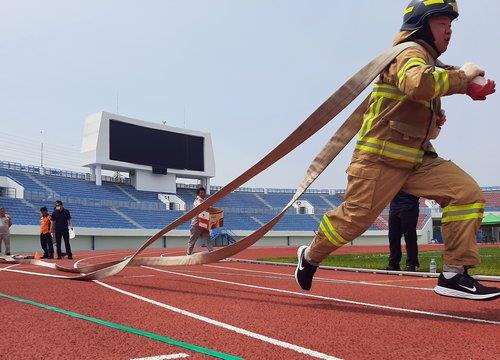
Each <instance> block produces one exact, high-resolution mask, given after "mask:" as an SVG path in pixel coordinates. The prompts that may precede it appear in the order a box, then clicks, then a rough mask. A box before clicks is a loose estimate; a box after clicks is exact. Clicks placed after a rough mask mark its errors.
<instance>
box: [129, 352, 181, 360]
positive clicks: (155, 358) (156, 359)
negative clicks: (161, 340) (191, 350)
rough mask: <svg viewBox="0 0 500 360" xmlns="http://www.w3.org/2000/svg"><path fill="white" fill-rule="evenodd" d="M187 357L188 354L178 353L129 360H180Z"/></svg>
mask: <svg viewBox="0 0 500 360" xmlns="http://www.w3.org/2000/svg"><path fill="white" fill-rule="evenodd" d="M187 357H189V355H188V354H184V353H179V354H170V355H158V356H148V357H142V358H134V359H130V360H168V359H182V358H187Z"/></svg>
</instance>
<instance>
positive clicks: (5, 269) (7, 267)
mask: <svg viewBox="0 0 500 360" xmlns="http://www.w3.org/2000/svg"><path fill="white" fill-rule="evenodd" d="M17 265H21V264H14V265H9V266H6V267H4V268H0V271H9V269H10V268H13V267H14V266H17Z"/></svg>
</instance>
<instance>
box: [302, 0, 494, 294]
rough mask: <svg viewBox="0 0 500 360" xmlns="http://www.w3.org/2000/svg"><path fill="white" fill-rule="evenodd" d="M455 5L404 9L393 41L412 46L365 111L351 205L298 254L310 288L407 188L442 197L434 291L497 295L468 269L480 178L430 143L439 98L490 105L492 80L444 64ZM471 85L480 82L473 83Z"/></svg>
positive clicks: (420, 3) (448, 1) (419, 0)
mask: <svg viewBox="0 0 500 360" xmlns="http://www.w3.org/2000/svg"><path fill="white" fill-rule="evenodd" d="M458 15H459V14H458V7H457V3H456V1H454V0H413V1H411V2H410V4H409V5H408V6H407V7H406V8H405V10H404V18H403V25H402V27H401V31H400V32H399V33H398V34H397V36H396V38H395V40H394V44H393V45H397V44H400V43H403V42H407V41H412V42H415V45H414V46H411V47H409V48H408V49H406V50H404V51H403V52H402V53H401V54H400V55H398V56H397V57H396V58H395V60H394V61H393V62H392V63H391V64H390V65H389V66H388V67H387V68H386V69H385V70H384V71H383V72H382V73H381V74H380V77H379V79H378V81H377V82H376V83H375V85H374V87H373V90H372V93H371V98H370V104H369V106H368V108H367V110H366V112H365V114H364V117H363V124H362V126H361V129H360V131H359V134H358V139H357V144H356V147H355V150H354V154H353V157H352V161H351V164H350V166H349V168H348V169H347V174H348V184H347V188H346V192H345V196H344V202H343V203H342V204H341V205H340V206H338V207H337V208H336V209H334V210H332V211H329V212H327V213H326V214H324V216H323V218H322V221H321V223H320V227H319V230H318V234H317V235H316V236H315V238H314V239H313V241H312V243H311V244H310V245H309V246H301V247H299V249H298V252H297V254H298V258H299V259H298V265H297V269H296V272H295V278H296V281H297V283H298V284H299V285H300V287H301V288H302V289H304V290H309V289H310V288H311V283H312V278H313V276H314V273H315V271H316V269H317V267H318V265H319V263H320V262H321V261H322V260H323V259H324V258H325V257H326V256H328V255H329V254H330V253H331V252H333V251H335V250H336V249H338V248H339V247H341V246H343V245H345V244H347V243H349V242H350V241H352V240H354V239H355V238H357V237H358V236H360V235H361V234H363V233H364V232H365V231H366V230H367V229H368V228H369V226H370V225H371V224H372V223H373V222H374V221H375V219H376V218H377V216H378V215H379V214H380V212H381V211H382V210H383V209H384V208H385V207H386V206H387V205H388V204H389V202H390V201H391V200H392V199H393V198H394V196H395V195H396V194H397V193H398V192H399V191H400V190H403V191H405V192H407V193H409V194H412V195H414V196H417V197H425V198H428V199H433V200H436V201H437V202H438V203H439V204H440V205H441V207H442V209H443V215H442V232H443V238H444V246H445V249H444V266H443V273H442V274H440V277H439V279H438V284H437V286H436V287H435V289H434V290H435V292H436V293H438V294H440V295H445V296H452V297H459V298H466V299H476V300H483V299H493V298H496V297H498V296H500V289H497V288H491V287H486V286H483V285H482V284H480V283H479V282H477V281H476V280H474V279H473V278H472V277H470V276H469V275H468V273H467V269H468V268H470V267H473V266H475V265H477V264H479V262H480V258H479V255H478V251H477V245H476V232H477V230H478V228H479V225H480V224H481V220H482V217H483V212H484V204H485V200H484V197H483V194H482V191H481V189H480V188H479V186H478V185H477V183H476V182H475V181H474V179H473V178H472V177H471V176H469V175H468V174H467V173H465V172H464V171H463V170H462V169H460V168H459V167H458V166H457V165H455V164H454V163H453V162H451V161H447V160H444V159H442V158H440V157H438V155H437V154H436V152H435V150H434V148H433V147H432V145H431V143H430V141H431V140H432V139H433V138H436V137H437V135H438V134H439V130H440V126H442V125H443V123H444V116H443V115H444V113H443V112H442V110H441V101H440V97H442V96H449V95H454V94H467V95H469V96H470V97H471V98H472V99H474V100H484V99H486V97H487V96H488V95H491V94H492V93H493V92H494V91H495V83H494V82H493V81H491V80H488V81H483V82H482V83H481V85H479V84H477V83H476V82H477V77H479V76H484V71H483V70H482V69H480V68H479V67H478V66H477V65H475V64H472V63H466V64H465V65H464V66H462V67H461V68H460V69H458V68H453V67H448V66H445V65H443V64H441V63H440V62H438V60H437V59H438V57H439V56H440V55H441V54H442V53H444V52H445V51H446V50H447V48H448V44H449V42H450V39H451V35H452V31H451V24H452V21H453V20H454V19H456V18H457V17H458ZM473 80H474V81H473Z"/></svg>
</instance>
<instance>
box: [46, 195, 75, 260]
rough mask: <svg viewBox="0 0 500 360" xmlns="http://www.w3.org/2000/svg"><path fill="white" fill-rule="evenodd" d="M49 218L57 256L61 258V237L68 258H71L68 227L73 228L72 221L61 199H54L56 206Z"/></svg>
mask: <svg viewBox="0 0 500 360" xmlns="http://www.w3.org/2000/svg"><path fill="white" fill-rule="evenodd" d="M51 219H52V224H51V225H52V228H51V232H52V235H53V236H54V237H55V239H56V248H57V258H58V259H62V252H61V238H64V247H65V249H66V254H67V255H68V259H73V254H72V253H71V245H70V244H69V227H71V229H73V222H72V221H71V214H70V213H69V211H68V210H67V209H65V208H64V206H63V203H62V201H61V200H57V201H56V207H55V209H54V212H53V213H52V216H51Z"/></svg>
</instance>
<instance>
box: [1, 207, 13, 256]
mask: <svg viewBox="0 0 500 360" xmlns="http://www.w3.org/2000/svg"><path fill="white" fill-rule="evenodd" d="M11 226H12V217H11V216H10V215H9V214H7V213H6V212H5V209H4V208H3V207H2V208H0V253H1V252H2V242H3V243H4V244H5V255H10V227H11Z"/></svg>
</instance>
